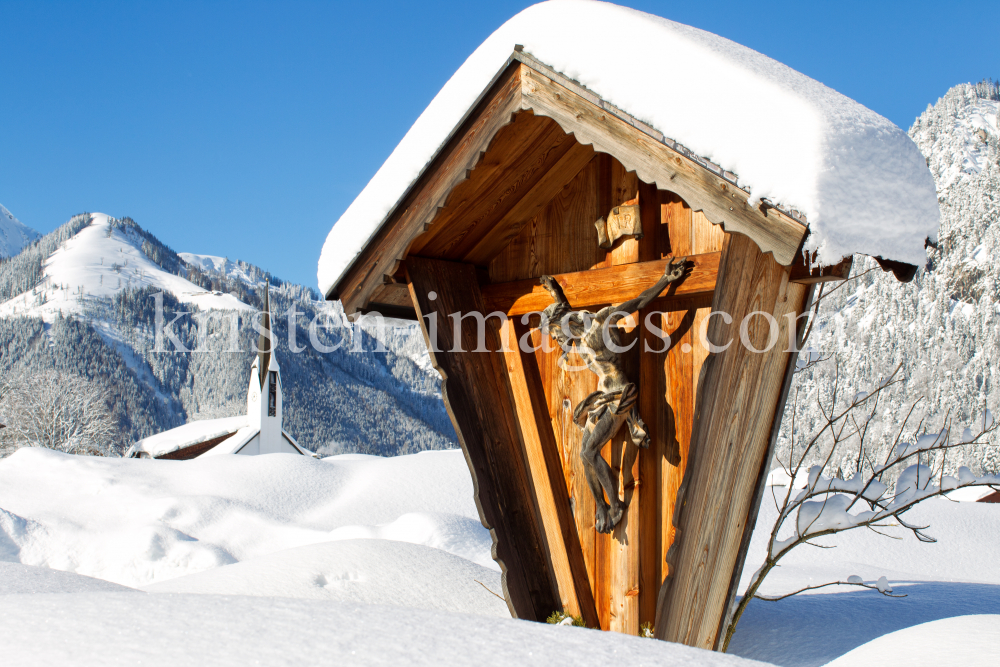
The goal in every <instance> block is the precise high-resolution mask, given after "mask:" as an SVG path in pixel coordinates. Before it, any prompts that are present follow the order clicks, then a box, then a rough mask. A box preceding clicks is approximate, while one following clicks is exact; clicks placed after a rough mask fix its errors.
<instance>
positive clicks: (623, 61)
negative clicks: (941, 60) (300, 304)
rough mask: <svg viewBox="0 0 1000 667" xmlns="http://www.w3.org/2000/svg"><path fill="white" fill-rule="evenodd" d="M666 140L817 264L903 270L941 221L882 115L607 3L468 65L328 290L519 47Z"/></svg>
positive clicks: (416, 130)
mask: <svg viewBox="0 0 1000 667" xmlns="http://www.w3.org/2000/svg"><path fill="white" fill-rule="evenodd" d="M517 45H521V46H523V51H525V52H527V53H530V54H531V56H532V57H534V58H535V59H537V60H538V61H540V62H542V63H544V64H545V65H547V66H548V67H550V68H552V69H553V70H555V71H557V72H559V73H561V74H562V75H564V76H566V77H569V78H571V79H574V80H575V81H577V82H578V83H580V84H581V85H583V86H585V87H586V88H588V89H589V90H590V91H592V92H593V93H595V94H596V95H599V96H600V97H601V98H602V99H603V100H604V101H605V102H608V103H610V104H612V105H614V106H616V107H618V108H620V109H622V110H624V111H626V112H627V113H628V114H631V115H632V116H634V117H635V118H637V119H640V120H641V121H643V122H645V123H646V124H648V125H649V126H650V127H652V128H654V129H655V130H656V131H658V132H661V133H662V134H663V135H664V136H665V137H668V138H669V139H670V140H673V141H675V142H678V143H680V144H682V145H683V146H684V147H686V148H687V149H689V150H691V151H693V152H694V153H696V154H697V155H700V156H703V157H705V158H708V159H709V160H711V161H712V162H714V163H716V164H718V165H720V166H721V167H722V168H723V169H725V170H726V171H729V172H733V173H735V174H736V175H737V176H738V178H739V184H740V186H742V187H743V188H745V189H747V190H749V191H750V193H751V195H752V198H753V200H760V199H765V198H766V199H767V200H768V201H769V202H771V203H772V204H776V205H778V206H781V207H783V208H786V209H794V210H797V211H799V212H801V213H802V214H804V215H805V216H806V219H807V220H808V224H809V228H810V236H809V238H808V239H807V241H806V246H805V248H806V249H807V250H815V251H817V252H818V255H817V257H816V259H817V260H818V262H819V263H822V264H834V263H836V262H838V261H839V260H840V259H841V258H842V257H845V256H848V255H851V254H853V253H855V252H860V253H864V254H868V255H873V256H881V257H883V258H886V259H892V260H896V261H901V262H907V263H910V264H917V265H919V264H922V263H923V262H924V260H925V257H926V256H925V254H924V240H925V239H926V238H927V237H931V238H934V237H935V235H936V232H937V228H938V221H939V217H940V213H939V209H938V202H937V195H936V193H935V188H934V182H933V180H932V177H931V174H930V172H929V170H928V169H927V165H926V162H925V160H924V158H923V156H922V155H921V154H920V152H919V150H918V149H917V147H916V145H915V144H914V143H913V142H912V141H911V140H910V138H909V137H908V136H907V135H906V133H905V132H904V131H903V130H901V129H900V128H898V127H896V126H895V125H894V124H893V123H891V122H890V121H889V120H887V119H886V118H884V117H882V116H880V115H879V114H877V113H875V112H874V111H871V110H870V109H868V108H866V107H864V106H862V105H861V104H858V103H857V102H855V101H853V100H851V99H849V98H847V97H845V96H844V95H841V94H840V93H838V92H837V91H835V90H833V89H831V88H828V87H827V86H824V85H823V84H821V83H819V82H818V81H815V80H814V79H811V78H809V77H808V76H806V75H804V74H801V73H799V72H797V71H795V70H793V69H791V68H790V67H787V66H786V65H783V64H781V63H779V62H777V61H775V60H773V59H771V58H768V57H767V56H765V55H763V54H760V53H758V52H756V51H754V50H752V49H749V48H747V47H745V46H741V45H739V44H736V43H734V42H732V41H730V40H728V39H725V38H723V37H719V36H718V35H713V34H711V33H708V32H705V31H703V30H699V29H697V28H692V27H690V26H686V25H682V24H679V23H674V22H673V21H668V20H666V19H663V18H660V17H657V16H653V15H651V14H646V13H643V12H639V11H636V10H632V9H627V8H624V7H619V6H617V5H613V4H608V3H604V2H591V1H588V0H552V1H551V2H545V3H542V4H538V5H534V6H532V7H529V8H528V9H526V10H524V11H522V12H521V13H519V14H518V15H516V16H515V17H513V18H512V19H510V20H509V21H507V23H505V24H504V25H503V26H501V27H500V28H499V29H498V30H497V31H496V32H494V33H493V34H492V35H491V36H490V37H489V38H488V39H487V40H486V41H485V42H483V44H482V45H481V46H480V47H479V48H478V49H476V51H475V52H474V53H473V54H472V55H471V56H470V57H469V59H468V60H466V61H465V63H464V64H463V65H462V67H461V68H459V70H458V71H457V72H456V73H455V74H454V75H453V76H452V77H451V79H450V80H449V81H448V82H447V83H446V84H445V86H444V88H442V89H441V91H440V92H439V93H438V94H437V96H436V97H435V98H434V100H433V101H432V102H431V103H430V105H429V106H428V107H427V109H426V110H425V111H424V112H423V113H422V114H421V115H420V117H419V118H418V119H417V121H416V122H415V123H414V124H413V127H411V128H410V131H409V132H408V133H407V134H406V136H405V137H404V138H403V140H402V141H401V142H400V143H399V145H398V146H397V147H396V149H395V150H394V151H393V153H392V154H391V155H390V156H389V159H388V160H386V162H385V163H384V164H383V165H382V167H381V168H380V169H379V171H378V172H377V173H376V174H375V176H374V177H373V178H372V180H371V181H370V182H369V183H368V185H367V187H365V189H364V190H363V191H362V192H361V194H359V195H358V197H357V198H356V199H355V200H354V202H353V203H352V204H351V206H350V207H348V209H347V210H346V211H345V212H344V214H343V215H342V216H341V218H340V219H339V220H338V221H337V223H336V224H335V225H334V227H333V229H332V230H331V231H330V234H329V236H328V237H327V240H326V243H325V245H324V247H323V252H322V256H321V257H320V261H319V271H318V278H319V286H320V289H321V290H322V292H323V293H324V294H328V293H329V292H330V290H331V289H332V288H333V287H334V285H335V284H336V282H337V281H338V280H339V278H340V277H341V275H342V274H343V273H344V272H345V271H346V270H347V269H348V268H349V267H350V265H351V263H352V262H353V261H354V258H355V257H356V256H357V255H358V253H359V252H360V251H361V250H362V249H363V248H364V246H365V245H366V243H367V242H368V241H369V239H370V238H371V237H372V236H373V234H375V233H376V232H377V230H378V229H379V227H380V225H381V224H382V223H383V222H384V221H385V220H386V218H387V217H388V216H389V214H390V213H391V212H392V211H393V209H394V208H395V207H396V205H397V204H398V203H399V201H400V200H401V199H402V198H403V197H404V195H405V194H406V192H407V190H408V188H409V187H410V186H411V185H412V184H413V182H414V181H415V180H416V179H417V178H418V177H419V176H420V174H421V172H422V171H423V170H424V168H425V167H426V166H427V165H428V164H429V163H430V162H431V161H432V160H433V158H434V157H435V155H436V154H437V152H438V151H439V150H440V149H441V148H442V146H443V145H444V144H445V142H446V141H447V140H448V138H449V136H450V135H451V133H452V131H453V130H454V129H455V128H456V127H457V126H458V125H459V124H460V122H461V121H462V120H463V118H464V117H465V116H466V114H467V113H468V112H469V111H470V110H471V109H472V108H473V106H474V105H475V103H476V101H477V99H478V97H479V96H480V95H481V94H482V93H483V91H484V90H486V89H487V88H488V86H489V85H490V83H491V81H492V80H493V79H494V77H495V76H496V75H497V73H498V71H500V70H502V69H503V68H504V67H505V65H506V64H507V63H508V61H509V58H510V57H511V54H512V53H513V52H514V50H515V46H517Z"/></svg>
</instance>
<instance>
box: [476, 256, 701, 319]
mask: <svg viewBox="0 0 1000 667" xmlns="http://www.w3.org/2000/svg"><path fill="white" fill-rule="evenodd" d="M720 255H721V253H717V252H712V253H706V254H703V255H691V256H690V257H688V259H690V260H691V261H692V262H694V269H693V270H692V271H691V275H689V276H688V277H687V279H685V280H684V282H682V283H680V285H678V286H677V287H676V290H675V291H673V292H670V291H668V292H667V294H668V295H669V296H671V297H673V296H676V297H682V296H683V297H690V296H695V295H700V294H709V293H711V292H712V291H713V290H714V289H715V278H716V273H717V272H718V267H719V257H720ZM669 261H670V260H668V259H661V260H655V261H651V262H637V263H635V264H621V265H618V266H612V267H610V268H606V269H593V270H590V271H577V272H575V273H563V274H559V275H557V276H555V278H556V280H558V281H559V284H560V285H562V288H563V292H565V294H566V298H567V299H568V300H569V302H570V305H572V306H573V308H575V309H579V308H591V307H594V306H600V305H606V304H609V303H622V302H623V301H628V300H629V299H632V298H634V297H637V296H639V294H641V293H642V291H643V290H645V289H648V288H649V287H650V286H651V285H654V284H655V283H656V281H657V280H659V278H660V276H662V275H663V269H664V268H665V267H666V266H667V263H668V262H669ZM668 289H669V288H668ZM483 299H484V300H485V303H486V308H487V310H486V311H484V312H487V313H490V312H494V311H500V312H502V313H506V314H507V316H508V317H513V316H515V315H524V314H525V313H531V312H534V311H541V310H544V309H545V307H546V306H548V305H549V304H551V303H552V297H551V296H549V293H548V292H546V291H545V289H544V288H543V287H542V286H541V285H540V284H539V282H538V281H537V280H516V281H513V282H509V283H496V284H493V285H487V286H485V287H483Z"/></svg>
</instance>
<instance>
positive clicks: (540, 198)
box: [462, 137, 594, 266]
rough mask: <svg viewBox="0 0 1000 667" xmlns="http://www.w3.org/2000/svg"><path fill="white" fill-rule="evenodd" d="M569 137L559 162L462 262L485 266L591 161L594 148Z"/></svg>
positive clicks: (507, 212)
mask: <svg viewBox="0 0 1000 667" xmlns="http://www.w3.org/2000/svg"><path fill="white" fill-rule="evenodd" d="M569 139H571V140H572V141H571V145H570V148H569V149H568V150H567V151H566V152H565V153H563V154H562V155H561V157H560V158H559V161H558V162H556V163H555V164H553V165H552V167H551V168H550V169H549V170H548V171H546V172H545V173H544V174H542V175H541V177H540V178H539V179H538V180H537V181H536V182H535V183H534V185H532V187H531V189H530V190H529V191H528V192H527V193H526V194H525V195H524V196H523V197H521V198H520V199H519V200H518V201H517V203H516V204H514V205H513V206H512V207H511V208H510V209H509V210H508V211H506V213H505V214H504V216H503V218H502V219H501V220H500V221H499V222H497V223H496V224H495V225H494V226H493V228H492V229H490V230H489V231H488V232H487V233H486V234H485V236H484V237H483V238H482V240H480V241H479V242H478V243H477V244H476V246H475V247H473V248H472V249H471V250H469V252H468V253H466V254H465V255H464V256H463V257H462V261H464V262H467V263H469V264H475V265H477V266H486V265H488V264H489V263H490V261H491V260H492V259H493V258H494V257H496V256H497V255H499V254H500V252H502V251H503V249H504V248H506V247H507V246H508V245H509V244H510V243H511V241H512V240H513V239H514V238H516V237H517V235H518V234H519V233H520V232H521V229H522V228H523V227H524V226H525V225H526V224H527V223H528V222H530V221H531V220H532V219H533V218H534V217H535V216H537V215H538V214H539V213H540V212H541V211H542V210H544V208H545V207H546V206H548V204H549V202H550V201H552V199H553V198H554V197H555V196H556V195H557V194H559V193H560V192H561V191H562V190H563V189H564V188H565V187H566V185H567V184H568V183H570V182H571V181H572V180H573V179H574V178H576V176H577V175H578V174H579V173H580V172H581V171H582V170H583V169H584V168H585V167H586V166H587V165H588V164H589V163H590V161H591V160H592V159H593V157H594V149H593V148H592V147H590V146H584V145H582V144H580V143H577V141H576V139H575V138H573V137H569Z"/></svg>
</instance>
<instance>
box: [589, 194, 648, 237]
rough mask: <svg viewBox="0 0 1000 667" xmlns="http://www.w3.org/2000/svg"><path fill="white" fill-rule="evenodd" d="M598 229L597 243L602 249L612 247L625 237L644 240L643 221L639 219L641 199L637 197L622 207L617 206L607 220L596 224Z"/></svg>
mask: <svg viewBox="0 0 1000 667" xmlns="http://www.w3.org/2000/svg"><path fill="white" fill-rule="evenodd" d="M594 226H595V227H597V242H598V243H599V244H600V246H601V247H602V248H610V247H611V245H612V244H613V243H614V242H615V241H617V240H618V239H620V238H621V237H623V236H634V237H635V238H637V239H641V238H642V220H640V219H639V198H638V197H636V198H635V199H632V200H630V201H627V202H625V203H624V204H622V205H621V206H615V207H614V208H613V209H611V212H610V213H608V215H607V217H606V218H600V219H599V220H598V221H597V222H595V223H594Z"/></svg>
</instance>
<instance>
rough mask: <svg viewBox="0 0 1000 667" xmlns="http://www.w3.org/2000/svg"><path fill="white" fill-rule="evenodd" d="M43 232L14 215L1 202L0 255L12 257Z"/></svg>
mask: <svg viewBox="0 0 1000 667" xmlns="http://www.w3.org/2000/svg"><path fill="white" fill-rule="evenodd" d="M40 236H41V234H39V233H38V232H36V231H35V230H34V229H32V228H31V227H28V226H27V225H26V224H24V223H23V222H21V221H20V220H18V219H17V218H15V217H14V214H13V213H11V212H10V211H8V210H7V208H6V207H5V206H4V205H3V204H0V257H11V256H13V255H16V254H17V253H19V252H21V249H22V248H24V246H26V245H28V244H29V243H31V242H32V241H35V240H37V239H38V238H39V237H40Z"/></svg>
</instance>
